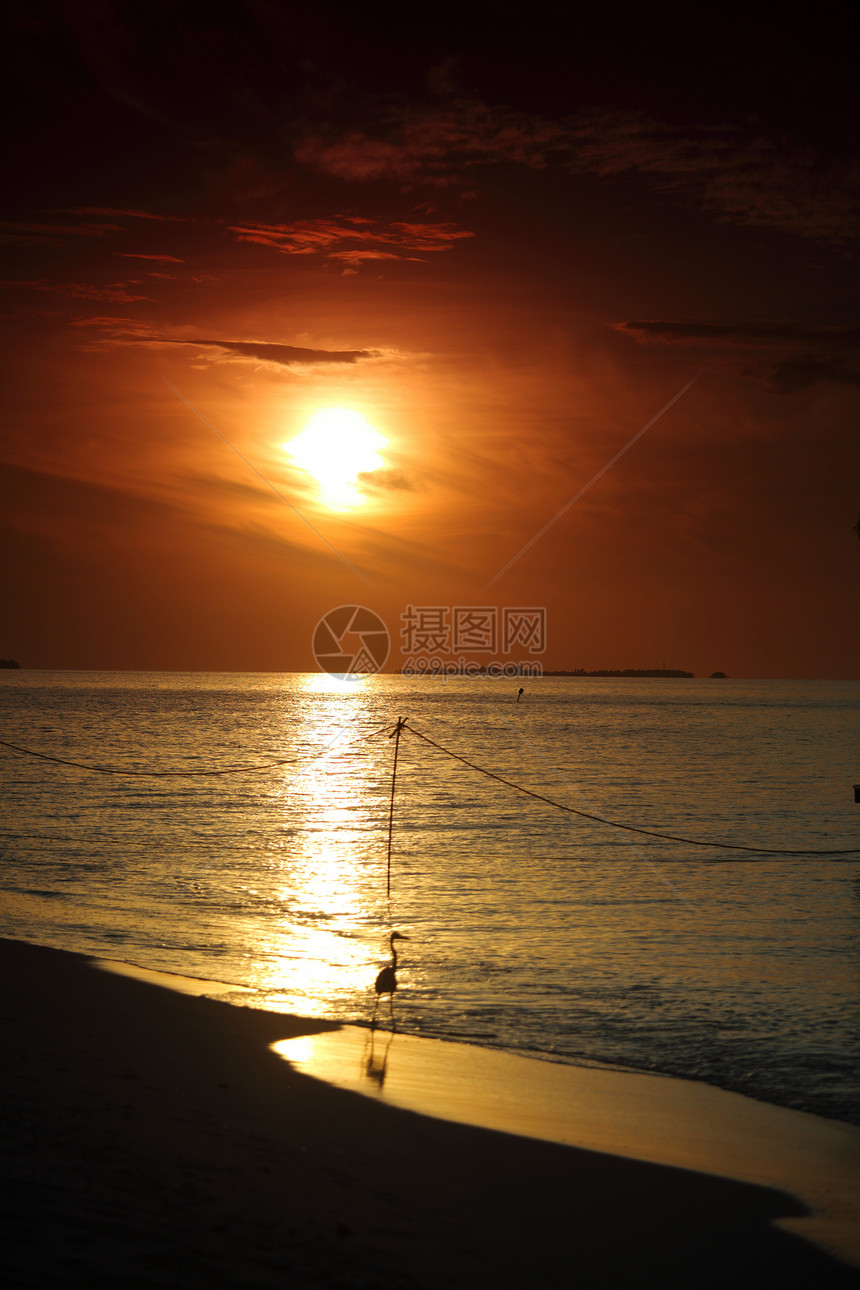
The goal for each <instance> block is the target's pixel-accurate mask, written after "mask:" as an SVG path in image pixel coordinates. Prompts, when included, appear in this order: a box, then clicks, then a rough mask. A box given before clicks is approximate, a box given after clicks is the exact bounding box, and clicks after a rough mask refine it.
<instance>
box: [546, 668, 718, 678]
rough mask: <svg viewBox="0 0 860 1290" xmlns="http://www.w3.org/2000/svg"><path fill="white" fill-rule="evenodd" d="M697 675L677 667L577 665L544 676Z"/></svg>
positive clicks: (686, 676)
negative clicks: (588, 668) (589, 667)
mask: <svg viewBox="0 0 860 1290" xmlns="http://www.w3.org/2000/svg"><path fill="white" fill-rule="evenodd" d="M695 675H696V674H695V672H682V671H681V669H680V668H677V667H625V668H624V669H623V670H619V669H617V668H601V669H600V671H598V672H586V670H585V668H583V667H577V668H574V670H573V671H572V672H544V676H653V677H657V678H658V679H659V678H660V677H663V676H671V677H680V678H681V679H683V680H687V681H689V680H691V679H692V678H693V677H695Z"/></svg>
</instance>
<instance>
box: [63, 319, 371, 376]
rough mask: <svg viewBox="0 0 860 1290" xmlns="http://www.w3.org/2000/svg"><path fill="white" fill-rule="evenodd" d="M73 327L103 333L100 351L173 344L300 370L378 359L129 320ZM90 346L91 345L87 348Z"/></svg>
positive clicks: (367, 353) (363, 352)
mask: <svg viewBox="0 0 860 1290" xmlns="http://www.w3.org/2000/svg"><path fill="white" fill-rule="evenodd" d="M71 325H72V326H73V327H92V328H94V329H96V330H97V331H100V332H102V333H103V336H102V337H100V338H99V340H98V341H96V342H95V345H96V347H97V348H103V347H105V346H112V345H122V346H130V345H143V346H148V347H152V348H165V347H172V346H174V345H182V346H191V347H192V348H194V349H198V350H204V351H206V352H207V353H208V354H209V355H210V356H212V357H214V358H215V359H216V360H217V359H224V360H229V359H240V360H242V359H244V360H246V361H248V362H258V363H272V364H274V365H275V366H276V367H297V366H308V365H315V364H318V363H360V362H364V361H369V360H371V359H374V358H378V357H379V352H378V351H377V350H372V349H341V350H337V349H309V348H303V347H302V346H298V345H279V344H277V343H274V342H270V341H248V340H221V339H217V338H211V337H195V338H193V339H188V338H187V337H180V336H168V335H166V334H164V333H163V332H161V331H158V330H157V329H155V328H153V327H149V326H147V325H146V324H145V323H138V322H135V321H134V320H133V319H130V318H111V317H105V316H102V317H94V318H76V319H74V321H73V322H72V324H71ZM88 347H89V346H88Z"/></svg>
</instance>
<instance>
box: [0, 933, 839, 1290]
mask: <svg viewBox="0 0 860 1290" xmlns="http://www.w3.org/2000/svg"><path fill="white" fill-rule="evenodd" d="M0 962H2V966H3V969H4V976H5V982H6V988H5V989H4V991H3V992H2V997H1V998H0V1008H2V1021H3V1028H4V1032H5V1035H6V1038H7V1045H6V1046H7V1050H8V1056H7V1057H6V1058H5V1059H4V1062H3V1063H2V1064H0V1091H2V1096H3V1105H4V1110H5V1113H6V1114H5V1115H4V1117H3V1125H2V1128H0V1133H2V1136H3V1139H4V1160H5V1162H6V1164H5V1166H4V1179H3V1183H4V1193H5V1194H4V1198H3V1213H4V1217H5V1218H6V1220H7V1222H8V1223H9V1235H8V1236H7V1238H6V1242H5V1248H6V1253H7V1258H6V1262H7V1265H9V1266H10V1267H11V1277H10V1279H9V1280H8V1281H7V1284H10V1285H12V1286H20V1287H36V1286H44V1285H48V1284H50V1285H51V1286H57V1287H64V1286H73V1285H76V1286H77V1285H79V1286H87V1287H104V1288H105V1290H109V1288H110V1290H113V1288H114V1287H116V1286H117V1285H123V1286H124V1287H125V1286H129V1287H138V1286H139V1287H141V1290H142V1287H144V1286H146V1287H151V1286H152V1285H153V1284H158V1285H164V1286H175V1287H183V1288H184V1287H189V1288H191V1287H194V1288H195V1290H196V1288H197V1287H200V1290H202V1288H203V1287H206V1288H207V1290H212V1287H220V1286H224V1287H228V1286H229V1287H233V1286H237V1287H238V1286H246V1285H247V1286H272V1287H275V1286H278V1287H281V1288H282V1287H284V1286H285V1285H289V1286H291V1287H292V1286H296V1287H300V1288H302V1287H308V1288H309V1290H310V1288H311V1287H318V1288H319V1290H323V1288H324V1287H325V1288H326V1290H328V1288H335V1287H338V1288H340V1287H343V1288H344V1290H347V1288H348V1287H368V1288H369V1287H382V1286H383V1285H387V1286H398V1287H404V1290H405V1288H407V1287H408V1288H411V1290H436V1287H439V1286H442V1285H444V1286H451V1287H462V1290H466V1288H467V1287H468V1288H469V1290H473V1288H474V1287H484V1286H486V1287H488V1290H489V1287H511V1288H512V1290H513V1288H519V1287H522V1290H532V1287H540V1286H547V1287H549V1286H554V1285H558V1284H567V1283H569V1282H570V1281H571V1279H574V1280H577V1281H582V1282H583V1283H584V1284H587V1285H589V1286H595V1287H598V1286H599V1287H602V1286H605V1287H607V1290H609V1287H615V1286H620V1285H625V1284H634V1283H635V1282H638V1281H639V1280H641V1279H642V1278H643V1277H645V1278H647V1277H649V1276H650V1277H652V1278H655V1279H656V1280H657V1282H658V1283H659V1284H662V1285H664V1286H676V1287H679V1290H680V1287H685V1286H692V1285H695V1286H697V1287H703V1288H708V1287H711V1288H712V1290H721V1288H722V1287H724V1286H726V1285H728V1284H732V1285H733V1286H738V1287H746V1286H748V1287H750V1290H752V1287H753V1286H760V1285H761V1284H771V1283H772V1284H777V1283H778V1284H780V1285H781V1286H784V1287H797V1288H798V1290H800V1287H806V1286H808V1285H811V1284H815V1285H817V1286H821V1287H831V1286H832V1287H843V1286H844V1287H848V1286H856V1285H857V1284H858V1276H857V1272H856V1270H855V1268H852V1267H850V1266H848V1264H847V1263H846V1262H845V1261H840V1260H838V1259H836V1258H834V1257H833V1256H832V1255H830V1254H828V1253H826V1252H825V1250H824V1249H823V1248H821V1246H820V1245H816V1244H813V1243H812V1241H811V1240H807V1239H802V1238H801V1237H800V1236H799V1235H798V1234H797V1233H798V1232H800V1231H802V1230H803V1223H804V1222H807V1224H809V1222H810V1220H808V1219H806V1220H805V1219H804V1213H805V1209H807V1208H808V1206H807V1207H805V1206H804V1204H803V1203H802V1201H800V1200H798V1199H797V1197H796V1195H794V1194H792V1193H791V1192H788V1191H786V1190H785V1189H784V1188H776V1187H774V1186H772V1185H767V1186H762V1185H759V1184H753V1183H750V1182H740V1181H732V1180H730V1179H728V1178H726V1177H719V1176H717V1174H716V1173H715V1172H703V1171H702V1170H701V1168H697V1169H691V1168H688V1167H679V1166H677V1165H672V1164H661V1163H652V1162H648V1161H646V1160H643V1159H641V1158H640V1159H634V1158H632V1157H630V1156H627V1155H624V1154H623V1148H624V1142H623V1141H620V1142H618V1143H616V1144H615V1150H614V1151H613V1152H610V1151H608V1150H607V1149H606V1148H605V1146H604V1147H601V1148H600V1149H595V1148H594V1147H590V1146H588V1145H568V1146H560V1145H556V1144H555V1143H553V1142H548V1141H539V1140H537V1139H535V1138H532V1137H520V1136H513V1135H512V1134H510V1133H501V1132H498V1131H495V1130H490V1129H485V1128H475V1127H471V1126H469V1125H466V1124H458V1123H452V1122H450V1121H448V1120H441V1119H430V1118H428V1117H427V1116H425V1115H419V1114H416V1113H415V1112H413V1111H408V1110H403V1109H400V1108H399V1107H396V1106H392V1105H387V1104H382V1103H380V1102H379V1101H378V1100H377V1099H374V1098H368V1097H366V1096H358V1095H356V1094H355V1093H353V1092H349V1091H345V1090H342V1089H338V1088H334V1087H332V1086H331V1085H329V1084H324V1083H321V1082H320V1081H319V1080H317V1079H312V1078H309V1077H308V1076H307V1075H306V1074H303V1073H302V1072H301V1071H300V1070H298V1069H296V1067H295V1066H292V1065H289V1064H288V1063H287V1062H285V1061H284V1060H283V1059H282V1058H281V1057H279V1056H277V1055H276V1054H275V1053H274V1052H272V1051H270V1046H271V1045H273V1044H275V1043H278V1042H280V1041H282V1040H288V1039H293V1040H299V1039H301V1038H302V1037H304V1038H306V1039H309V1040H312V1039H313V1037H314V1036H331V1035H334V1034H336V1033H342V1030H341V1028H340V1027H338V1026H337V1025H335V1024H334V1023H329V1022H325V1021H319V1020H310V1019H302V1018H296V1017H290V1016H286V1015H284V1014H279V1013H271V1012H259V1011H254V1010H252V1009H249V1008H246V1007H235V1006H232V1005H230V1004H227V1003H224V1002H220V1001H217V1000H213V999H209V998H200V997H193V996H191V995H183V994H179V993H177V992H175V991H173V990H167V989H164V988H162V987H161V986H160V985H153V984H151V983H147V982H144V981H140V980H137V979H134V978H132V977H129V976H122V975H119V974H116V973H113V972H105V971H99V970H97V969H96V968H95V967H94V966H93V965H92V963H91V962H90V961H89V960H88V959H86V958H84V957H83V956H80V955H76V954H73V953H71V952H69V951H62V950H50V949H44V948H42V947H38V946H34V945H31V944H29V943H27V942H16V941H8V940H2V941H0ZM382 1033H383V1032H381V1031H379V1032H377V1036H381V1035H382ZM399 1038H402V1039H406V1038H409V1037H406V1036H401V1037H399ZM414 1042H417V1043H422V1042H423V1043H425V1044H430V1045H431V1046H434V1045H435V1046H436V1047H437V1048H438V1046H439V1044H438V1041H414ZM442 1047H445V1045H444V1044H443V1045H442ZM456 1047H457V1048H462V1049H464V1050H466V1052H465V1056H466V1057H468V1056H469V1053H468V1046H466V1045H456ZM477 1051H478V1052H486V1050H477ZM472 1056H474V1054H472ZM494 1056H496V1057H498V1058H499V1059H501V1060H506V1061H514V1062H516V1061H519V1062H524V1063H526V1064H527V1065H528V1066H530V1067H536V1068H537V1069H538V1070H542V1069H548V1070H550V1071H552V1072H558V1071H562V1072H574V1073H576V1074H577V1076H582V1075H589V1076H590V1075H593V1074H595V1072H594V1071H593V1070H591V1069H589V1068H578V1067H570V1066H561V1065H557V1064H555V1063H546V1062H540V1061H535V1060H531V1059H529V1058H526V1057H523V1058H513V1057H505V1055H504V1054H495V1055H494ZM398 1062H399V1058H398ZM473 1065H474V1063H473ZM392 1070H393V1066H392ZM597 1073H598V1074H600V1075H601V1076H603V1075H606V1074H612V1075H614V1076H615V1078H616V1079H617V1080H619V1081H621V1082H622V1084H623V1085H624V1087H625V1089H626V1090H627V1092H626V1093H625V1097H626V1096H627V1095H628V1094H629V1095H632V1096H634V1099H635V1096H637V1094H636V1086H637V1085H640V1084H641V1082H642V1080H643V1077H642V1076H640V1075H638V1074H627V1073H622V1072H617V1073H616V1072H602V1071H601V1072H597ZM645 1078H646V1079H647V1077H645ZM662 1078H663V1077H653V1079H655V1080H658V1079H661V1080H662ZM673 1083H675V1081H673ZM677 1083H685V1082H684V1081H677ZM701 1087H704V1088H707V1087H708V1086H701ZM640 1091H641V1089H640ZM712 1091H713V1090H712ZM720 1096H724V1097H730V1098H731V1097H735V1096H737V1095H730V1094H720ZM612 1097H613V1098H615V1099H616V1105H618V1106H620V1105H621V1101H619V1100H618V1095H616V1094H612ZM740 1100H742V1101H745V1102H748V1103H749V1106H750V1107H751V1108H753V1111H752V1114H753V1115H755V1114H756V1113H757V1111H758V1110H760V1109H761V1108H764V1109H773V1108H768V1107H766V1105H765V1104H760V1103H755V1102H752V1101H751V1100H750V1099H740ZM781 1114H782V1115H785V1116H789V1117H794V1116H801V1118H803V1119H804V1120H812V1121H815V1122H816V1124H819V1125H823V1126H825V1127H826V1126H832V1125H833V1124H834V1123H835V1122H833V1121H824V1120H821V1121H820V1122H819V1120H818V1117H812V1116H803V1114H802V1113H798V1112H788V1111H784V1112H781ZM638 1123H639V1127H640V1130H641V1132H642V1133H644V1134H645V1135H646V1137H647V1136H648V1135H649V1134H650V1136H651V1139H652V1144H653V1145H654V1147H655V1149H656V1148H657V1147H658V1146H659V1145H660V1131H659V1128H658V1126H657V1124H656V1123H653V1122H652V1123H649V1121H648V1117H647V1115H646V1116H645V1118H644V1122H643V1121H642V1118H641V1117H639V1118H638ZM844 1128H845V1130H846V1131H847V1132H848V1133H849V1136H850V1134H851V1132H852V1130H851V1126H844ZM815 1129H816V1125H813V1126H812V1129H811V1130H810V1131H811V1132H812V1136H813V1138H814V1137H815ZM858 1132H860V1131H858V1130H853V1133H858ZM622 1136H623V1133H622ZM851 1140H852V1141H853V1139H851ZM711 1163H712V1165H713V1166H716V1165H717V1163H718V1162H717V1161H715V1160H712V1161H711ZM800 1163H802V1164H803V1166H804V1168H806V1166H807V1164H808V1158H807V1159H805V1160H804V1161H802V1162H800ZM834 1177H835V1175H834ZM821 1181H822V1185H826V1184H827V1182H828V1179H827V1178H826V1177H825V1178H822V1180H821ZM830 1181H831V1182H832V1181H833V1179H831V1180H830ZM840 1185H841V1184H840ZM850 1217H851V1216H850V1215H846V1218H850ZM776 1223H779V1224H780V1226H779V1227H777V1226H775V1224H776ZM786 1223H789V1224H791V1225H792V1228H793V1229H794V1230H791V1231H789V1230H787V1229H786V1227H785V1226H784V1225H785V1224H786ZM809 1230H810V1232H811V1231H812V1228H809ZM824 1236H825V1234H823V1233H821V1232H819V1233H817V1235H816V1239H819V1240H821V1239H824ZM831 1245H832V1243H831ZM845 1258H846V1253H845V1251H844V1250H843V1252H842V1260H845ZM857 1263H858V1265H860V1256H858V1260H857Z"/></svg>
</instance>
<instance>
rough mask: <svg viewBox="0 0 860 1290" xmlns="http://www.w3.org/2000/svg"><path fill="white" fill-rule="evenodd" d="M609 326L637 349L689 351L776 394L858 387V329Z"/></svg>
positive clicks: (658, 323)
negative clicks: (664, 347) (679, 348)
mask: <svg viewBox="0 0 860 1290" xmlns="http://www.w3.org/2000/svg"><path fill="white" fill-rule="evenodd" d="M614 327H615V330H616V331H619V332H621V333H622V334H623V335H625V336H629V337H630V338H631V339H632V340H635V341H636V342H637V343H638V344H640V345H643V344H644V345H673V346H684V347H687V348H691V347H694V348H696V349H697V350H698V351H699V352H700V353H702V354H704V355H708V354H710V355H711V356H713V357H716V358H718V359H723V360H725V359H728V360H730V362H731V363H732V364H733V365H734V366H735V367H737V368H739V370H740V371H741V372H743V373H744V374H745V375H747V376H753V377H756V378H757V379H760V380H763V381H765V382H766V383H767V384H768V385H769V386H770V388H771V389H773V390H775V391H776V392H778V393H782V394H795V393H797V392H799V391H801V390H805V389H808V388H809V387H810V386H813V385H821V384H823V383H825V382H829V383H832V384H838V385H851V386H857V385H860V361H858V357H857V351H858V347H860V327H809V326H805V325H803V324H799V323H758V322H691V321H683V322H673V321H668V320H665V319H640V320H638V321H635V322H621V323H615V324H614Z"/></svg>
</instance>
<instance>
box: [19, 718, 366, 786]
mask: <svg viewBox="0 0 860 1290" xmlns="http://www.w3.org/2000/svg"><path fill="white" fill-rule="evenodd" d="M387 725H388V722H387V721H386V722H382V723H380V725H378V726H374V727H373V729H372V730H370V731H368V732H367V733H366V734H363V735H356V737H355V738H354V739H349V740H347V742H346V743H344V744H341V745H340V746H341V747H342V748H348V747H349V746H350V745H351V744H355V743H361V742H362V741H364V740H369V739H373V738H374V737H375V736H376V735H378V734H379V733H380V732H381V731H382V730H384V729H385V728H386V727H387ZM334 746H335V741H334V740H332V742H331V743H330V744H329V745H328V746H327V747H326V748H324V749H323V750H322V752H319V753H316V754H315V755H314V756H313V757H281V758H278V760H277V761H269V762H263V763H262V764H260V765H257V766H218V767H215V768H210V769H208V770H126V769H125V768H124V767H122V766H92V765H88V764H87V763H86V762H82V761H70V760H69V759H68V758H67V757H55V756H53V754H52V753H43V752H36V750H35V749H34V748H22V747H21V745H20V744H13V743H9V741H8V740H7V739H0V748H11V749H12V751H13V752H17V753H22V754H23V755H24V756H25V757H38V758H39V760H40V761H50V762H55V763H56V764H57V765H58V766H73V767H74V768H75V770H86V771H90V772H91V773H92V774H93V775H133V776H136V777H143V778H145V779H189V778H192V777H198V776H204V775H250V774H254V773H256V772H257V771H261V770H273V769H275V768H276V767H278V766H296V765H298V764H299V763H303V764H304V765H306V766H309V765H311V763H312V762H315V761H319V759H320V757H324V756H325V755H326V753H328V752H331V750H332V749H333V748H334Z"/></svg>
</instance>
